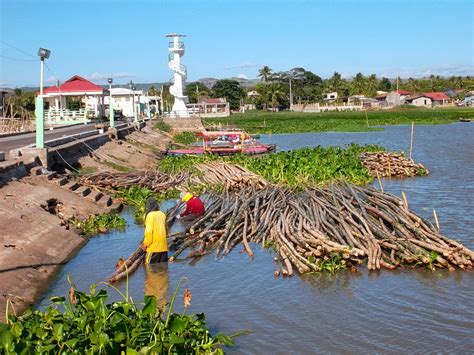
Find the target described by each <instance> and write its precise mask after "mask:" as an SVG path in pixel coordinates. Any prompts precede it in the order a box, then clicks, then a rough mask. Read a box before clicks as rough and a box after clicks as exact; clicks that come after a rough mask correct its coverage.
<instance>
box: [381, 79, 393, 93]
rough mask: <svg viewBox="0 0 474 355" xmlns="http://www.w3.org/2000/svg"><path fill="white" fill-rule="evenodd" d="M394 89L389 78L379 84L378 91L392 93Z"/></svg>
mask: <svg viewBox="0 0 474 355" xmlns="http://www.w3.org/2000/svg"><path fill="white" fill-rule="evenodd" d="M391 88H392V83H391V82H390V80H389V79H388V78H385V77H384V78H382V79H381V80H380V82H379V85H378V89H379V90H381V91H390V89H391Z"/></svg>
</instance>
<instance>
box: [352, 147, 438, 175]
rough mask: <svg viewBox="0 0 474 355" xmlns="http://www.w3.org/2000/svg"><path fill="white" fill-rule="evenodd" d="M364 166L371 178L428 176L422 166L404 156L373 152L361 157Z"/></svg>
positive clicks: (426, 170)
mask: <svg viewBox="0 0 474 355" xmlns="http://www.w3.org/2000/svg"><path fill="white" fill-rule="evenodd" d="M361 159H362V164H363V165H364V167H365V168H366V169H367V170H368V171H369V174H370V175H371V176H377V175H378V176H380V177H384V176H387V177H390V176H416V175H428V173H429V172H428V169H426V168H425V167H424V166H423V165H422V164H420V163H415V162H414V161H413V160H410V159H407V158H406V157H405V156H404V155H403V154H397V153H389V152H373V153H364V154H362V155H361Z"/></svg>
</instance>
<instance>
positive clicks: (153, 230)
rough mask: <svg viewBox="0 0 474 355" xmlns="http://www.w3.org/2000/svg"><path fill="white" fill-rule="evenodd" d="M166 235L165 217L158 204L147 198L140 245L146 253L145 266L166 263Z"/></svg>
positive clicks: (151, 198)
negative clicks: (143, 229)
mask: <svg viewBox="0 0 474 355" xmlns="http://www.w3.org/2000/svg"><path fill="white" fill-rule="evenodd" d="M167 235H168V228H167V225H166V215H165V214H164V213H163V212H161V211H160V206H159V205H158V202H156V200H155V199H154V198H153V197H149V198H148V199H147V201H146V207H145V236H144V239H143V243H142V245H141V247H142V249H143V250H144V251H146V258H145V264H149V263H161V262H168V243H167V241H166V237H167Z"/></svg>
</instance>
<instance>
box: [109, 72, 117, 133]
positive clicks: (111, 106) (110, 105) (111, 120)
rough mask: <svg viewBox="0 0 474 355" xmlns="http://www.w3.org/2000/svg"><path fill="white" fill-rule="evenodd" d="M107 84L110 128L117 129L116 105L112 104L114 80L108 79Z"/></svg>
mask: <svg viewBox="0 0 474 355" xmlns="http://www.w3.org/2000/svg"><path fill="white" fill-rule="evenodd" d="M107 82H108V83H109V120H110V128H114V127H115V121H114V103H113V102H112V83H113V79H112V78H108V79H107Z"/></svg>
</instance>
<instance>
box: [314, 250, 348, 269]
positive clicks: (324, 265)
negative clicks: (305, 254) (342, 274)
mask: <svg viewBox="0 0 474 355" xmlns="http://www.w3.org/2000/svg"><path fill="white" fill-rule="evenodd" d="M316 264H317V265H318V267H319V271H320V272H329V273H331V274H334V273H335V272H336V271H338V270H342V269H345V268H346V261H345V260H344V259H343V258H342V256H341V255H340V254H339V253H332V254H330V256H329V257H328V258H327V259H323V260H320V261H318V262H316Z"/></svg>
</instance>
